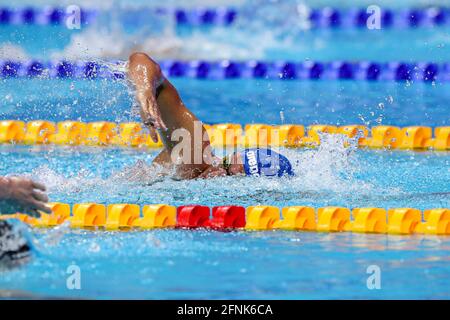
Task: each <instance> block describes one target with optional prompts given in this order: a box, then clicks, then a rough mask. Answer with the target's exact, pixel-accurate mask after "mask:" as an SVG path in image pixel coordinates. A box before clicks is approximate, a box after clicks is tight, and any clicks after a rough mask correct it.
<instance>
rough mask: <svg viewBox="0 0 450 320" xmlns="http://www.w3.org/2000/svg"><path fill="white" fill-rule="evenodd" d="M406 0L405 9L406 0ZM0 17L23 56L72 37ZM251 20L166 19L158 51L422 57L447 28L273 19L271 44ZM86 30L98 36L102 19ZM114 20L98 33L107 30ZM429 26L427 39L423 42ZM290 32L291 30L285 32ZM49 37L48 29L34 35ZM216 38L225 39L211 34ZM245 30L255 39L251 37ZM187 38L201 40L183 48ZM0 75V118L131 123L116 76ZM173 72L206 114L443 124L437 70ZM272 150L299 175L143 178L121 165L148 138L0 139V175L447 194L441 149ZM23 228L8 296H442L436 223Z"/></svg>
mask: <svg viewBox="0 0 450 320" xmlns="http://www.w3.org/2000/svg"><path fill="white" fill-rule="evenodd" d="M330 3H331V4H333V2H327V1H324V3H319V4H317V5H325V4H328V5H329V4H330ZM363 4H365V3H361V4H360V5H363ZM405 4H406V5H410V6H413V5H415V2H413V1H406V2H405ZM346 5H347V4H342V7H345V6H346ZM348 5H350V4H348ZM269 6H270V5H269ZM287 8H289V6H287ZM286 10H288V9H286ZM259 19H262V18H261V17H260V16H259ZM262 20H263V21H264V19H262ZM256 22H258V20H256ZM256 22H255V26H252V28H259V29H258V30H263V31H266V32H269V33H270V26H264V27H261V25H257V23H256ZM260 22H261V21H260ZM165 23H166V22H161V24H162V25H164V24H165ZM238 23H242V22H238ZM0 28H5V29H3V30H6V31H7V32H5V33H3V32H2V36H1V38H0V42H2V41H3V42H5V41H9V42H12V43H14V44H16V45H17V46H19V47H20V48H21V49H22V50H24V51H25V52H26V54H25V58H38V59H48V58H49V57H51V56H52V54H53V53H54V52H56V53H58V54H61V53H63V54H64V53H66V54H69V53H70V52H73V51H71V50H67V49H64V48H67V45H68V44H70V41H72V40H73V39H71V38H70V37H68V34H69V33H70V32H68V31H67V30H65V29H62V30H61V29H58V28H56V27H54V26H43V27H38V26H21V27H12V26H0ZM233 28H234V29H233ZM11 30H14V31H15V32H11ZM230 30H231V31H230ZM249 30H250V31H248V30H247V31H246V30H241V28H240V26H239V24H238V25H237V26H231V29H226V30H225V28H222V29H220V28H218V30H212V31H211V30H200V31H196V30H194V29H192V30H188V31H187V32H186V31H179V30H178V31H176V32H180V33H179V34H177V33H176V32H175V31H174V30H172V31H174V32H175V33H174V36H173V37H174V38H175V39H176V40H177V41H181V45H180V44H179V43H178V44H177V46H180V48H182V49H181V51H170V50H169V53H168V54H167V55H168V57H169V58H173V57H174V56H175V57H177V55H179V54H180V55H182V57H183V59H189V57H190V56H195V57H196V58H197V57H198V58H200V59H205V57H206V58H209V59H211V60H214V59H219V58H240V59H243V60H245V59H254V58H263V59H266V60H276V59H295V60H296V61H301V60H304V59H307V58H309V59H312V58H313V59H314V60H325V61H330V60H340V59H348V60H366V59H368V60H376V61H392V60H405V61H421V60H426V61H429V62H446V61H448V57H449V56H448V49H447V47H446V42H447V41H448V37H447V36H448V31H447V29H445V28H440V27H437V28H433V29H420V28H419V29H405V30H397V29H392V30H389V31H387V32H386V33H382V34H381V33H378V34H372V33H370V32H368V31H363V30H359V31H358V30H356V31H355V30H312V31H308V32H306V33H304V34H301V33H299V32H298V30H294V32H292V33H290V34H289V35H288V36H287V37H288V38H289V40H290V41H286V35H285V34H284V35H283V32H285V30H276V32H277V33H278V35H277V37H276V41H274V42H271V41H269V40H267V39H270V37H269V38H267V34H265V35H264V34H262V35H260V37H259V36H258V35H257V34H255V35H253V36H252V35H250V34H251V33H252V32H251V30H252V29H251V28H250V29H249ZM76 32H77V33H78V34H81V35H83V34H84V37H86V39H88V40H87V41H88V42H87V43H88V45H89V46H92V47H94V46H95V44H94V43H92V42H89V39H91V38H89V32H90V31H88V30H86V31H84V30H81V31H76ZM94 32H96V33H97V34H99V33H100V30H98V29H94ZM115 32H116V31H114V32H110V34H114V35H116V36H117V35H118V33H115ZM182 32H186V33H182ZM303 32H304V31H303ZM431 34H432V35H433V36H434V37H435V38H433V39H434V40H432V41H428V42H426V44H424V43H425V39H429V38H430V35H431ZM272 35H273V34H272ZM297 36H298V37H300V38H301V39H302V40H304V41H302V42H297V41H296V40H295V39H297V38H296V37H297ZM3 37H6V40H5V38H3ZM50 38H52V39H53V40H52V41H53V42H47V43H44V42H45V39H50ZM19 39H22V40H19ZM78 39H80V38H78ZM118 39H119V40H120V41H121V40H123V44H120V43H119V41H118V43H119V44H118V45H119V46H122V45H123V50H124V51H126V49H127V48H129V47H128V46H129V45H130V43H132V42H133V41H135V39H132V37H127V36H123V37H118ZM224 39H225V40H226V41H225V43H226V44H228V45H226V46H225V49H226V50H224V47H221V46H219V45H218V43H220V42H221V41H223V40H224ZM259 39H266V40H267V41H266V42H267V43H266V44H261V46H258V47H257V48H256V49H255V43H260V42H259V41H260V40H259ZM377 39H379V40H380V41H376V40H377ZM394 39H396V40H397V39H400V40H399V41H393V40H394ZM244 40H245V41H244ZM19 41H20V42H19ZM205 41H206V42H205ZM433 41H435V42H433ZM22 42H23V43H22ZM188 42H191V43H193V45H191V46H189V45H188V44H187V43H188ZM201 42H203V44H204V45H203V46H202V47H200V46H198V47H197V48H196V47H195V46H196V45H198V43H201ZM311 43H312V45H310V44H311ZM280 44H284V45H280ZM368 44H373V45H372V46H370V47H368ZM443 44H444V45H443ZM369 48H370V50H369ZM44 49H45V50H44ZM43 50H44V51H43ZM61 50H62V51H61ZM80 51H83V50H82V49H81V50H80ZM8 52H11V51H8ZM93 52H96V53H98V52H97V51H95V50H93ZM180 52H181V53H180ZM77 54H79V52H78V53H77ZM103 54H104V55H103ZM108 54H110V52H109V53H108V52H106V53H101V54H100V60H107V59H108V58H107V56H108ZM75 57H79V55H78V56H77V55H75ZM114 58H117V57H114ZM0 82H1V86H0V97H2V99H1V100H0V120H6V119H19V120H22V121H31V120H38V119H45V120H49V121H55V122H56V121H63V120H77V121H84V122H90V121H113V122H117V123H121V122H128V121H137V120H138V117H137V115H136V114H134V113H133V112H131V106H132V105H133V99H132V95H131V93H130V92H129V89H128V87H127V85H126V83H125V81H123V80H120V79H119V80H116V81H112V80H111V79H93V80H81V79H70V78H69V79H36V78H34V79H28V78H22V77H18V78H0ZM173 83H174V84H175V86H176V87H177V88H178V89H179V91H180V94H181V96H182V98H183V100H184V102H185V103H186V105H187V106H188V107H190V108H191V109H192V111H193V112H194V113H195V114H196V115H197V116H198V117H199V118H200V119H202V120H203V121H204V122H206V123H212V124H214V123H225V122H230V123H239V124H242V125H244V124H247V123H267V124H273V125H277V124H284V123H298V124H303V125H310V124H318V123H325V124H331V125H346V124H363V125H367V126H374V125H379V124H386V125H395V126H412V125H422V126H430V127H438V126H449V125H450V117H449V114H450V113H449V107H448V101H449V96H448V95H449V92H450V91H449V90H448V89H449V88H448V86H449V85H450V84H449V83H447V82H436V83H422V82H393V81H387V82H367V81H356V80H332V81H330V80H323V81H302V80H270V79H232V80H230V79H227V80H204V79H203V80H199V79H188V78H174V79H173ZM283 153H285V154H287V155H289V157H290V158H291V159H294V161H295V163H296V164H295V169H296V172H298V175H297V176H296V177H295V178H293V179H289V178H282V179H277V180H274V179H268V178H264V179H253V178H239V177H234V178H233V177H226V178H217V179H211V180H195V181H174V180H171V179H160V178H157V177H156V176H155V173H154V172H147V174H145V175H133V174H131V172H130V169H129V167H130V166H132V165H134V164H135V163H136V161H138V160H142V161H145V162H147V163H149V162H151V160H152V159H153V158H154V156H155V155H156V154H157V151H156V150H147V149H137V148H116V147H113V146H111V147H102V148H98V147H84V146H77V147H64V146H18V145H0V158H1V159H2V161H1V162H0V175H5V174H11V173H19V174H26V175H30V176H31V177H33V178H35V179H37V180H39V181H42V182H44V183H45V184H46V185H47V186H48V189H49V195H50V198H51V201H54V202H63V203H68V204H71V205H72V204H75V203H83V202H96V203H102V204H111V203H133V204H139V205H145V204H154V203H168V204H171V205H174V206H178V205H185V204H203V205H208V206H215V205H228V204H233V205H240V206H245V207H247V206H252V205H256V204H264V205H273V206H277V207H285V206H294V205H305V206H312V207H316V208H317V207H323V206H343V207H348V208H355V207H382V208H397V207H413V208H417V209H421V210H425V209H430V208H449V207H450V189H449V188H450V184H449V181H450V153H449V152H448V151H440V152H433V151H421V152H417V151H397V150H355V151H352V152H347V151H346V150H344V149H343V148H342V147H341V145H340V144H339V143H337V142H336V141H334V140H333V139H331V138H330V139H329V140H327V141H326V142H325V141H324V143H323V144H322V146H321V147H320V148H319V149H284V150H283ZM22 227H23V226H22ZM23 228H25V227H23ZM27 233H28V234H29V235H30V237H33V238H34V240H33V243H34V246H35V253H34V255H35V257H34V259H33V261H32V262H31V263H29V264H27V265H25V266H23V267H22V268H20V269H16V270H12V271H8V272H3V273H2V276H1V277H0V288H1V289H8V290H14V291H15V294H16V295H20V294H21V292H24V293H25V294H32V295H37V296H46V297H48V296H57V297H83V298H132V299H146V298H149V299H184V298H186V299H196V298H198V299H203V298H209V299H234V298H235V299H347V298H349V299H351V298H356V299H368V298H369V299H371V298H374V299H388V298H402V299H437V298H444V299H448V298H449V293H448V287H449V284H450V280H448V274H449V271H450V269H449V267H448V256H449V251H450V240H449V239H450V238H449V237H448V236H439V237H437V236H424V235H408V236H396V235H385V234H382V235H380V234H356V233H316V232H291V231H264V232H244V231H234V232H218V231H208V230H195V231H192V230H166V229H165V230H153V231H129V232H106V231H89V230H78V229H71V228H68V227H67V226H61V227H58V228H56V229H30V230H28V231H27ZM71 265H76V266H78V267H79V268H80V270H81V277H82V289H81V290H69V289H68V288H67V285H66V280H67V277H68V273H67V269H68V268H69V267H70V266H71ZM373 265H376V266H379V267H380V269H381V272H382V280H381V281H382V289H381V290H369V289H368V287H367V284H366V281H367V278H368V276H369V274H368V273H367V268H368V267H369V266H373Z"/></svg>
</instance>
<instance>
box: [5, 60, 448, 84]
mask: <svg viewBox="0 0 450 320" xmlns="http://www.w3.org/2000/svg"><path fill="white" fill-rule="evenodd" d="M114 65H116V66H117V68H116V67H111V66H114ZM123 65H124V61H111V62H110V63H109V64H101V63H99V62H96V61H66V60H62V61H38V60H30V61H13V60H5V61H0V78H5V79H6V78H39V79H54V78H59V79H88V80H93V79H96V78H100V79H105V78H106V79H115V80H121V79H124V78H125V73H124V72H123V71H119V69H123ZM159 65H160V66H161V69H162V71H163V73H164V74H165V75H166V76H168V77H169V78H178V77H184V78H196V79H208V80H222V79H239V78H241V79H260V80H263V79H271V80H272V79H282V80H295V79H298V80H355V81H359V80H362V81H400V82H405V81H411V82H412V81H419V82H428V83H432V82H436V81H450V63H449V62H444V63H434V62H402V61H391V62H376V61H359V62H354V61H331V62H320V61H274V62H269V61H258V60H248V61H233V60H222V61H201V60H194V61H182V60H162V61H159Z"/></svg>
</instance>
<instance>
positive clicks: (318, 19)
mask: <svg viewBox="0 0 450 320" xmlns="http://www.w3.org/2000/svg"><path fill="white" fill-rule="evenodd" d="M125 12H127V13H129V14H143V13H145V14H148V15H151V14H154V15H157V16H169V17H172V18H173V20H174V21H175V22H176V24H177V25H178V26H189V27H197V26H230V25H233V24H235V23H236V21H237V19H238V18H239V17H240V16H244V15H245V13H244V12H243V11H242V10H240V9H239V8H232V7H228V8H227V7H217V8H207V7H200V8H190V9H186V8H173V9H172V8H163V7H160V8H138V9H136V10H129V9H128V10H125ZM80 13H81V22H82V24H83V25H87V24H89V23H92V22H94V21H95V20H96V18H97V17H98V15H100V14H101V13H102V11H100V10H94V9H86V8H84V9H81V11H80ZM372 14H373V12H372V11H369V12H368V8H350V9H339V8H333V7H323V8H312V9H310V8H305V9H304V10H302V12H299V14H298V15H299V16H298V19H299V20H302V21H304V22H306V23H307V26H308V27H310V28H312V29H323V28H334V29H336V28H359V29H362V30H364V29H367V24H368V21H369V20H370V18H371V16H372ZM70 15H71V13H70V12H67V11H66V9H65V8H62V7H45V8H37V7H23V8H10V7H2V8H0V25H64V24H65V21H66V19H68V18H70ZM380 20H381V27H382V28H383V29H386V28H400V29H404V28H417V27H438V26H448V25H449V24H450V9H449V8H447V7H426V8H406V9H400V10H392V9H385V8H380ZM126 23H127V24H133V25H136V24H139V23H142V22H140V20H139V19H138V20H136V19H135V20H133V21H130V19H128V20H126ZM367 30H368V29H367Z"/></svg>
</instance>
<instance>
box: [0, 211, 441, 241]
mask: <svg viewBox="0 0 450 320" xmlns="http://www.w3.org/2000/svg"><path fill="white" fill-rule="evenodd" d="M50 207H51V208H52V211H53V212H52V214H45V213H42V215H41V217H40V218H32V217H30V216H28V215H25V214H11V215H3V216H0V218H1V219H19V220H21V221H23V222H25V223H28V224H29V225H31V226H34V227H56V226H59V225H61V224H63V223H67V224H68V225H69V226H70V227H72V228H88V229H98V230H137V229H141V230H142V229H156V228H188V229H198V228H206V229H215V230H246V231H265V230H291V231H318V232H356V233H378V234H401V235H411V234H429V235H450V209H445V208H435V209H429V210H424V211H423V212H422V211H421V210H418V209H414V208H392V209H388V210H386V209H383V208H354V209H349V208H344V207H322V208H317V209H315V208H312V207H307V206H291V207H284V208H282V209H281V212H280V208H278V207H274V206H265V205H257V206H250V207H247V208H244V207H242V206H234V205H230V206H217V207H213V208H212V209H211V208H210V207H208V206H203V205H186V206H179V207H174V206H170V205H167V204H154V205H145V206H142V208H141V207H140V206H139V205H135V204H109V205H104V204H98V203H81V204H74V205H73V206H72V208H71V207H70V205H69V204H65V203H52V204H50ZM280 213H281V215H280Z"/></svg>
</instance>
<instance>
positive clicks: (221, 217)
mask: <svg viewBox="0 0 450 320" xmlns="http://www.w3.org/2000/svg"><path fill="white" fill-rule="evenodd" d="M212 216H213V217H212V219H211V221H210V227H211V228H213V229H237V228H244V227H245V208H244V207H240V206H221V207H214V208H213V209H212Z"/></svg>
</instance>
